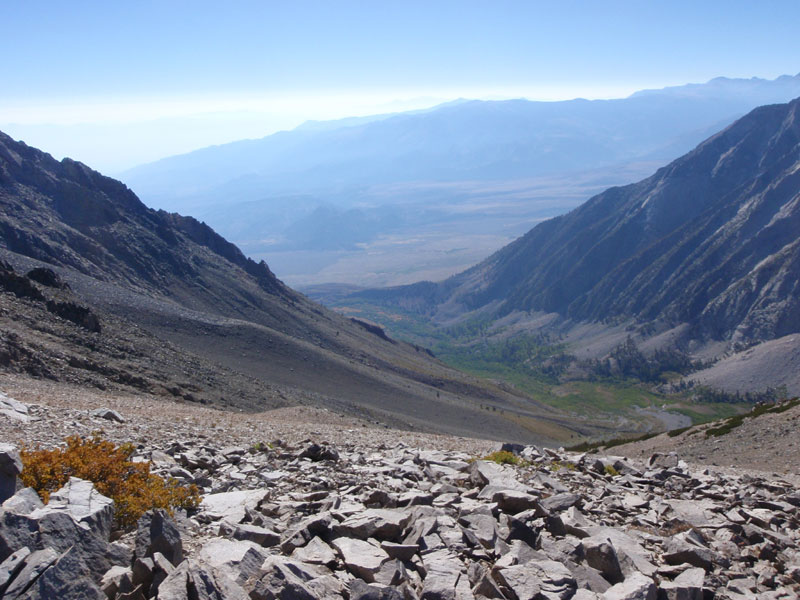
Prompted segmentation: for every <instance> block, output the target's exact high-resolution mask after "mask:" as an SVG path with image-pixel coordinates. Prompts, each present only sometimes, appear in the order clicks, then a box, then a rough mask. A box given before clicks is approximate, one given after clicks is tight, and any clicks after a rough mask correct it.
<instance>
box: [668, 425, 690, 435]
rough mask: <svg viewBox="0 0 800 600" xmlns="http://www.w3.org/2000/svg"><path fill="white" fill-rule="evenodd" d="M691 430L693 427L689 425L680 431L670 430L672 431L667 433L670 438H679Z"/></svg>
mask: <svg viewBox="0 0 800 600" xmlns="http://www.w3.org/2000/svg"><path fill="white" fill-rule="evenodd" d="M691 428H692V426H691V425H689V426H688V427H681V428H679V429H670V430H669V431H668V432H667V435H668V436H669V437H678V436H679V435H680V434H682V433H685V432H687V431H689V430H690V429H691Z"/></svg>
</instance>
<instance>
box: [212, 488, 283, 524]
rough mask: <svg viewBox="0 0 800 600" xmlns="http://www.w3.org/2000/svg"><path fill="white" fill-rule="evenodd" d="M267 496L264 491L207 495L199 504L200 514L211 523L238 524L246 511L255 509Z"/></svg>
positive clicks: (241, 491) (240, 491) (239, 491)
mask: <svg viewBox="0 0 800 600" xmlns="http://www.w3.org/2000/svg"><path fill="white" fill-rule="evenodd" d="M266 496H267V492H265V491H264V490H238V491H235V492H221V493H219V494H208V495H207V496H205V497H204V498H203V501H202V502H201V503H200V510H201V511H202V512H201V514H202V516H203V517H204V518H206V519H208V520H211V521H219V520H220V519H224V520H226V521H229V522H231V523H240V522H241V521H242V519H244V516H245V514H246V511H247V509H251V510H253V509H255V508H256V506H258V503H259V502H261V501H262V500H263V499H264V498H265V497H266Z"/></svg>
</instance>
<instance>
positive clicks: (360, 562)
mask: <svg viewBox="0 0 800 600" xmlns="http://www.w3.org/2000/svg"><path fill="white" fill-rule="evenodd" d="M332 544H333V547H334V548H336V550H337V552H338V553H339V556H340V557H341V559H342V562H343V563H344V565H345V567H347V570H348V571H350V572H351V573H352V574H353V575H355V576H356V577H360V578H361V579H363V580H364V581H366V582H367V583H374V582H375V574H376V573H377V572H378V571H379V570H380V568H381V564H383V562H384V561H385V560H388V559H389V555H388V554H386V552H384V551H383V550H381V549H380V548H378V547H377V546H373V545H372V544H370V543H369V542H365V541H362V540H355V539H349V538H337V539H335V540H333V542H332Z"/></svg>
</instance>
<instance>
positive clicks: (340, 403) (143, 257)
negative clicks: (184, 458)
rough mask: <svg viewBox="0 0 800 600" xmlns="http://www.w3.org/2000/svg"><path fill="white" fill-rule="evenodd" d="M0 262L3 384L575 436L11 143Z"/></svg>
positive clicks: (122, 190) (181, 226) (96, 177)
mask: <svg viewBox="0 0 800 600" xmlns="http://www.w3.org/2000/svg"><path fill="white" fill-rule="evenodd" d="M0 259H2V261H1V262H0V267H1V268H0V287H2V290H3V291H5V292H7V293H4V294H0V307H1V308H2V310H0V322H1V325H2V327H0V365H2V367H3V368H5V369H10V370H12V371H20V372H25V373H29V374H33V375H36V376H39V377H46V378H50V379H55V380H58V381H64V382H68V383H74V384H78V385H79V386H86V385H91V386H95V387H99V388H103V389H105V388H109V389H121V390H131V389H133V390H135V391H137V392H139V393H149V394H154V395H156V396H165V397H167V398H169V399H177V400H179V401H184V402H186V401H188V402H203V403H210V404H211V405H214V406H218V407H227V408H232V409H242V410H264V409H266V408H270V407H275V406H283V405H289V404H303V403H305V404H313V405H315V406H324V407H328V408H331V409H335V410H337V411H339V412H345V413H350V414H354V415H359V416H363V417H366V418H369V419H370V420H373V421H377V422H380V423H386V424H387V425H393V426H401V427H405V428H413V429H423V430H436V431H441V432H450V433H457V434H472V435H474V434H475V432H476V431H478V430H481V431H484V432H485V433H486V434H489V432H491V431H493V432H494V433H493V435H495V436H497V437H504V438H507V439H512V438H513V439H539V440H546V439H555V438H558V437H564V436H566V437H569V435H571V433H570V431H571V430H570V429H569V427H567V426H565V425H564V423H566V419H565V418H564V417H563V415H559V414H557V413H556V412H554V411H552V410H550V409H548V408H547V407H545V406H539V405H537V404H536V403H533V402H531V401H529V400H527V399H525V398H523V397H521V396H519V395H517V394H515V393H513V392H509V391H508V390H504V389H501V388H500V387H498V386H496V385H493V384H490V383H487V382H484V381H481V380H478V379H476V378H474V377H470V376H467V375H464V374H463V373H460V372H458V371H456V370H454V369H451V368H449V367H446V366H445V365H443V364H442V363H440V362H438V361H437V360H435V359H434V358H433V357H432V356H431V355H430V354H429V353H428V352H426V351H425V350H424V349H422V348H420V347H415V346H413V345H409V344H406V343H401V342H397V341H394V340H391V339H390V338H388V337H387V336H386V335H385V333H384V331H383V330H382V329H381V328H380V327H378V326H376V325H374V324H371V323H367V322H364V321H359V320H357V319H351V318H348V317H347V316H343V315H340V314H337V313H334V312H332V311H330V310H327V309H325V308H324V307H322V306H320V305H318V304H315V303H314V302H311V301H310V300H308V299H307V298H306V297H304V296H303V295H301V294H299V293H297V292H295V291H294V290H292V289H290V288H288V287H287V286H285V285H284V284H283V283H281V282H280V281H279V280H278V279H277V278H276V277H275V276H274V274H273V273H272V272H271V271H270V269H269V268H268V267H267V265H266V264H265V263H263V262H261V263H257V262H254V261H253V260H251V259H249V258H246V257H245V256H244V255H243V254H242V253H241V251H240V250H239V249H238V248H237V247H236V246H234V245H233V244H231V243H229V242H227V241H226V240H225V239H224V238H222V237H221V236H219V235H218V234H216V233H215V232H214V231H213V230H212V229H211V228H210V227H208V226H207V225H205V224H203V223H201V222H199V221H197V220H195V219H193V218H191V217H183V216H180V215H177V214H173V213H167V212H164V211H155V210H153V209H149V208H147V207H146V206H145V205H144V204H142V203H141V202H140V201H139V199H138V198H137V197H136V195H135V194H134V193H133V192H131V191H130V190H129V189H128V188H127V187H126V186H125V185H124V184H122V183H120V182H119V181H116V180H113V179H110V178H108V177H105V176H103V175H101V174H99V173H97V172H95V171H93V170H91V169H90V168H88V167H87V166H85V165H83V164H81V163H77V162H74V161H72V160H69V159H64V160H63V161H60V162H59V161H56V160H54V159H53V158H52V157H51V156H50V155H48V154H46V153H44V152H41V151H39V150H37V149H35V148H31V147H28V146H26V145H25V144H23V143H20V142H16V141H14V140H12V139H11V138H9V137H8V136H5V135H3V134H0ZM490 408H491V409H492V410H491V411H490ZM578 428H580V426H579V427H578Z"/></svg>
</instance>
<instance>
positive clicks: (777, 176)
mask: <svg viewBox="0 0 800 600" xmlns="http://www.w3.org/2000/svg"><path fill="white" fill-rule="evenodd" d="M798 232H800V98H798V99H796V100H793V101H792V102H789V103H787V104H780V105H770V106H763V107H760V108H757V109H755V110H753V111H752V112H750V113H749V114H748V115H746V116H745V117H743V118H741V119H739V120H738V121H736V122H735V123H734V124H732V125H731V126H729V127H727V128H726V129H724V130H723V131H721V132H720V133H718V134H716V135H714V136H712V137H711V138H709V139H708V140H706V141H705V142H703V143H702V144H700V145H699V146H698V147H697V148H696V149H695V150H693V151H692V152H690V153H688V154H686V155H685V156H683V157H681V158H679V159H677V160H675V161H674V162H672V163H671V164H669V165H668V166H666V167H664V168H662V169H659V170H658V171H657V172H656V173H655V174H654V175H652V176H651V177H649V178H647V179H645V180H643V181H640V182H639V183H636V184H633V185H628V186H624V187H615V188H611V189H609V190H607V191H605V192H603V193H601V194H598V195H597V196H595V197H593V198H591V199H590V200H589V201H587V202H586V203H585V204H583V205H581V206H580V207H578V208H577V209H575V210H573V211H571V212H570V213H568V214H566V215H563V216H561V217H556V218H554V219H551V220H549V221H546V222H543V223H541V224H539V225H538V226H536V227H534V228H533V229H532V230H531V231H530V232H529V233H527V234H526V235H525V236H523V237H521V238H520V239H518V240H516V241H515V242H513V243H512V244H509V245H508V246H506V247H505V248H503V249H501V250H500V251H498V252H497V253H495V254H494V255H492V256H491V257H489V258H488V259H487V260H485V261H484V262H482V263H481V264H479V265H476V266H475V267H473V268H471V269H469V270H467V271H465V272H463V273H461V274H459V275H456V276H454V277H452V278H450V279H448V280H446V281H443V282H441V283H437V284H434V283H421V284H417V285H413V286H406V287H401V288H390V289H386V290H372V291H363V292H359V293H357V294H356V295H354V297H355V298H361V299H367V300H370V301H373V302H377V303H386V304H390V305H396V306H403V307H404V308H406V309H410V310H416V311H418V312H421V313H424V314H428V315H430V316H431V318H433V319H440V320H443V319H446V318H452V316H453V315H457V314H462V315H463V314H467V313H470V312H472V311H477V312H479V313H482V314H486V315H493V316H494V317H495V318H498V317H502V316H503V315H508V314H510V313H513V312H525V311H544V312H552V313H558V314H560V315H562V317H564V318H568V319H571V320H573V321H608V320H614V319H618V320H620V319H621V320H624V319H634V320H635V321H638V322H640V323H646V322H661V323H666V324H669V325H677V324H680V323H688V324H689V325H690V326H691V332H690V334H689V337H691V338H694V339H716V340H728V341H731V342H736V341H741V342H745V343H753V342H758V341H764V340H771V339H775V338H779V337H781V336H786V335H789V334H793V333H798V332H800V237H799V236H798Z"/></svg>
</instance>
